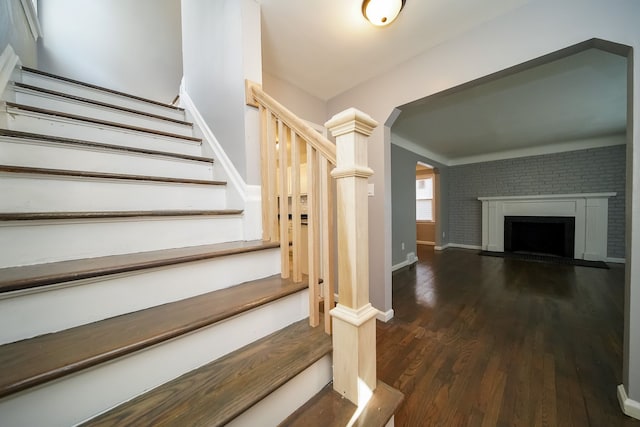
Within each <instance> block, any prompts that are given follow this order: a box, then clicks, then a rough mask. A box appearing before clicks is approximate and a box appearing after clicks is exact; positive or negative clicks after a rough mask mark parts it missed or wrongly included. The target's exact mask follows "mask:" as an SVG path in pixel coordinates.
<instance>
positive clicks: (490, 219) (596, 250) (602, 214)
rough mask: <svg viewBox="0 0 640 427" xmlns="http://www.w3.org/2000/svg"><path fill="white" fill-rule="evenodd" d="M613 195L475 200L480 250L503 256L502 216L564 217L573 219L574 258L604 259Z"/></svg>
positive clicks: (506, 197)
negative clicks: (479, 211)
mask: <svg viewBox="0 0 640 427" xmlns="http://www.w3.org/2000/svg"><path fill="white" fill-rule="evenodd" d="M615 195H616V193H583V194H548V195H533V196H505V197H478V200H480V201H481V202H482V249H483V250H485V251H492V252H504V217H505V216H565V217H574V218H575V227H576V228H575V242H574V243H575V244H574V247H575V251H574V258H576V259H586V260H590V261H604V260H606V258H607V223H608V220H609V197H613V196H615Z"/></svg>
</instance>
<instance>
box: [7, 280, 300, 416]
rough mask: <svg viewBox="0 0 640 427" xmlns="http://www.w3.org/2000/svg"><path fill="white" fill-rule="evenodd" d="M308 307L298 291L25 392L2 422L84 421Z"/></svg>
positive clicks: (9, 406)
mask: <svg viewBox="0 0 640 427" xmlns="http://www.w3.org/2000/svg"><path fill="white" fill-rule="evenodd" d="M307 306H308V300H307V292H306V291H303V292H299V293H297V294H294V295H290V296H288V297H285V298H282V299H280V300H278V301H275V302H273V303H271V304H267V305H264V306H262V307H260V308H258V309H255V310H252V311H250V312H247V313H244V314H243V315H239V316H236V317H233V318H231V319H228V320H226V321H224V322H220V323H217V324H215V325H213V326H211V327H209V328H206V329H203V330H201V331H199V332H197V333H192V334H189V335H186V336H182V337H180V338H177V339H175V340H173V341H169V342H167V343H165V344H162V345H157V346H155V347H152V348H150V349H148V350H145V351H141V352H138V353H135V354H133V355H131V356H129V357H123V358H120V359H118V360H115V361H113V362H111V363H106V364H102V365H99V366H97V367H95V368H93V369H88V370H85V371H83V372H80V373H78V374H75V375H70V376H67V377H65V378H62V379H60V380H58V381H53V382H50V383H48V384H46V385H43V386H41V387H38V388H35V389H33V390H27V391H25V392H23V393H20V394H17V395H15V396H13V397H9V398H7V399H5V400H3V401H0V414H2V418H3V423H4V424H6V425H10V426H12V427H21V426H36V425H47V426H69V425H74V424H77V423H79V422H82V421H85V420H87V419H89V418H92V417H94V416H95V415H97V414H99V413H101V412H104V411H106V410H108V409H110V408H112V407H114V406H116V405H118V404H120V403H122V402H125V401H127V400H129V399H131V398H133V397H135V396H137V395H139V394H141V393H143V392H145V391H147V390H149V389H151V388H154V387H156V386H158V385H160V384H162V383H164V382H167V381H169V380H171V379H173V378H176V377H178V376H180V375H182V374H184V373H186V372H188V371H190V370H193V369H195V368H197V367H199V366H202V365H203V364H205V363H208V362H209V361H213V360H215V359H217V358H219V357H221V356H223V355H225V354H228V353H229V352H231V351H234V350H236V349H238V348H241V347H243V346H245V345H247V344H249V343H251V342H253V341H255V340H257V339H259V338H261V337H263V336H266V335H268V334H270V333H272V332H275V331H277V330H279V329H282V328H284V327H286V326H288V325H290V324H291V323H293V322H295V321H297V320H301V319H303V318H305V317H306V316H307V315H308V308H307ZM96 384H99V387H96ZM34 408H37V410H34Z"/></svg>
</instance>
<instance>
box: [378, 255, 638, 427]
mask: <svg viewBox="0 0 640 427" xmlns="http://www.w3.org/2000/svg"><path fill="white" fill-rule="evenodd" d="M418 257H419V259H420V261H419V262H418V263H417V265H416V266H415V267H413V268H410V269H405V270H401V271H398V272H396V273H395V274H394V276H393V306H394V310H395V317H394V319H393V320H392V321H390V322H389V323H387V324H385V323H381V322H378V329H377V332H378V338H377V340H378V377H379V379H380V380H382V381H384V382H386V383H387V384H389V385H392V386H394V387H396V388H397V389H399V390H400V391H402V392H403V393H404V394H405V400H404V403H403V404H402V405H401V407H400V409H399V411H398V412H397V413H396V417H395V425H396V426H398V427H401V426H411V427H413V426H447V427H448V426H562V427H564V426H580V427H583V426H594V427H601V426H602V427H605V426H625V427H626V426H640V421H636V420H633V419H632V418H629V417H627V416H625V415H624V414H623V413H622V412H621V410H620V407H619V405H618V401H617V397H616V387H617V385H618V384H620V383H621V381H622V378H621V377H622V330H623V302H624V301H623V300H624V266H621V265H615V264H612V265H611V267H612V268H611V269H610V270H605V269H596V268H588V267H576V266H567V265H558V264H546V263H537V262H528V261H518V260H512V259H502V258H494V257H486V256H479V255H478V254H477V252H476V251H469V250H462V249H449V250H447V251H444V252H436V253H434V252H433V249H431V248H430V247H424V246H423V247H420V251H419V253H418Z"/></svg>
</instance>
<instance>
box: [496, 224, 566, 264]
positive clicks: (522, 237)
mask: <svg viewBox="0 0 640 427" xmlns="http://www.w3.org/2000/svg"><path fill="white" fill-rule="evenodd" d="M574 245H575V218H574V217H555V216H505V217H504V250H505V252H515V253H527V254H536V255H555V256H559V257H565V258H573V257H574V250H575V247H574Z"/></svg>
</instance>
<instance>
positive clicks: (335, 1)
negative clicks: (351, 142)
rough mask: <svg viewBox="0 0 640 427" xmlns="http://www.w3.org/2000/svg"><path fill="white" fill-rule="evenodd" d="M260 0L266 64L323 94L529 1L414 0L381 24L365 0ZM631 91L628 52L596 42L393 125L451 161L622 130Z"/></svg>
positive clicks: (435, 101)
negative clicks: (367, 12)
mask: <svg viewBox="0 0 640 427" xmlns="http://www.w3.org/2000/svg"><path fill="white" fill-rule="evenodd" d="M257 1H260V2H261V10H262V46H263V48H262V49H263V52H262V57H263V70H264V71H266V72H268V73H270V74H272V75H274V76H276V77H278V78H280V79H282V80H285V81H287V82H289V83H290V84H292V85H294V86H297V87H299V88H301V89H302V90H304V91H306V92H308V93H310V94H312V95H314V96H316V97H317V98H319V99H321V100H325V101H327V100H329V99H331V98H333V97H335V96H337V95H339V94H341V93H342V92H344V91H346V90H348V89H350V88H352V87H354V86H357V85H358V84H360V83H363V82H365V81H367V80H369V79H371V78H373V77H375V76H377V75H380V74H383V73H385V72H387V71H389V70H390V69H392V68H393V67H395V66H397V65H398V64H400V63H402V62H404V61H407V60H408V59H410V58H412V57H414V56H416V55H418V54H420V53H421V52H423V51H425V50H428V49H430V48H432V47H434V46H436V45H438V44H440V43H442V42H444V41H446V40H447V39H450V38H453V37H455V36H457V35H459V34H462V33H464V32H466V31H468V30H470V29H471V28H473V27H475V26H478V25H481V24H482V23H484V22H487V21H489V20H491V19H492V18H495V17H497V16H499V15H501V14H505V13H507V12H509V11H510V10H512V9H515V8H518V7H520V6H522V5H524V4H526V3H528V2H529V1H531V0H484V1H477V0H456V1H451V0H429V1H427V0H408V1H407V3H406V6H405V8H404V10H403V11H402V12H401V13H400V16H399V17H398V19H397V21H396V22H394V23H392V24H391V25H389V26H388V27H382V28H379V27H374V26H373V25H371V24H369V23H368V22H367V21H365V19H364V18H363V16H362V14H361V5H362V2H361V0H304V1H295V0H257ZM626 91H627V89H626V59H625V58H623V57H620V56H616V55H614V54H610V53H606V52H604V51H600V50H596V49H590V50H587V51H584V52H581V53H578V54H575V55H572V56H570V57H566V58H563V59H560V60H557V61H554V62H551V63H548V64H545V65H540V66H538V67H535V68H532V69H529V70H526V71H522V72H519V73H517V74H512V75H510V76H507V77H502V78H500V79H499V80H494V81H491V82H488V83H484V84H482V85H479V86H475V87H470V88H468V89H464V90H460V91H457V92H452V93H451V94H448V95H439V96H434V97H430V98H426V99H424V100H418V101H416V102H413V103H411V104H409V105H406V106H401V107H399V108H400V110H401V111H402V113H401V114H400V116H399V117H398V119H397V121H396V122H395V123H394V125H393V128H392V132H393V134H394V135H399V136H400V137H402V138H403V139H405V140H408V141H411V142H412V143H413V144H414V146H415V145H417V146H418V147H419V148H424V149H426V150H427V151H428V152H429V153H433V154H434V160H439V161H442V162H443V163H447V164H453V163H455V161H456V159H468V158H471V157H473V156H478V155H482V154H487V153H498V152H507V151H511V152H513V150H518V149H530V148H533V147H536V146H541V145H545V146H549V145H553V144H561V143H567V142H571V141H575V140H584V139H589V138H591V139H593V138H598V137H607V136H610V135H615V134H621V133H624V132H625V126H626ZM436 157H437V159H436Z"/></svg>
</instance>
